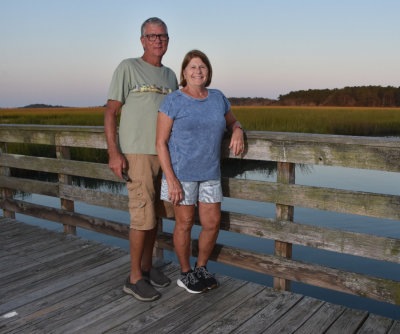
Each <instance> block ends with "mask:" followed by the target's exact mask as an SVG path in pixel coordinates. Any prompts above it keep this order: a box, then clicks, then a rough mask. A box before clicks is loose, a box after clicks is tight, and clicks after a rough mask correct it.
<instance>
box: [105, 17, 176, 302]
mask: <svg viewBox="0 0 400 334" xmlns="http://www.w3.org/2000/svg"><path fill="white" fill-rule="evenodd" d="M140 41H141V43H142V45H143V49H144V53H143V56H142V57H141V58H130V59H125V60H123V61H122V62H121V63H120V64H119V66H118V67H117V69H116V70H115V72H114V75H113V78H112V81H111V85H110V91H109V94H108V102H107V107H106V111H105V113H104V128H105V133H106V139H107V146H108V155H109V163H108V165H109V167H110V168H111V170H112V171H113V172H114V173H115V175H117V176H118V177H120V178H123V177H124V178H125V180H126V181H127V188H128V194H129V213H130V231H129V245H130V255H131V272H130V275H129V276H128V278H127V280H126V282H125V285H124V288H123V289H124V291H125V292H126V293H128V294H131V295H133V296H134V297H136V298H137V299H139V300H141V301H152V300H156V299H158V298H160V296H161V294H160V292H159V291H157V290H156V289H155V288H154V286H156V287H163V286H167V285H168V284H169V283H170V282H171V281H170V279H169V278H168V277H166V276H165V275H164V274H163V273H162V272H160V271H158V270H157V269H156V268H153V267H152V255H153V247H154V242H155V238H156V234H157V223H158V221H159V220H160V218H159V217H162V216H164V217H172V216H173V208H172V206H171V205H169V203H166V202H163V201H161V200H160V195H159V191H160V183H161V168H160V164H159V161H158V157H157V155H156V154H157V152H156V149H155V137H156V126H157V114H158V108H159V107H160V105H161V102H162V101H163V99H164V97H165V96H166V94H168V93H169V92H172V91H174V90H176V89H177V88H178V82H177V79H176V75H175V73H174V72H173V71H172V70H171V69H169V68H168V67H165V66H163V65H162V63H161V60H162V57H163V56H164V54H165V52H166V51H167V48H168V41H169V37H168V30H167V26H166V25H165V23H164V22H163V21H162V20H160V19H159V18H156V17H153V18H149V19H148V20H146V21H145V22H144V23H143V24H142V27H141V37H140ZM120 112H121V119H120V124H119V133H118V135H119V141H118V145H117V140H116V136H117V130H116V122H117V121H116V119H117V116H118V114H119V113H120ZM168 205H169V206H168Z"/></svg>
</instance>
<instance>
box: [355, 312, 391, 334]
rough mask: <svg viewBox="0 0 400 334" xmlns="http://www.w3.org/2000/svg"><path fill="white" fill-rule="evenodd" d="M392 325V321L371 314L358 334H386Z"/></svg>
mask: <svg viewBox="0 0 400 334" xmlns="http://www.w3.org/2000/svg"><path fill="white" fill-rule="evenodd" d="M392 325H393V320H392V319H389V318H385V317H381V316H379V315H376V314H370V315H368V318H367V319H366V320H365V322H364V323H363V325H362V326H361V328H360V329H359V330H358V331H357V334H386V333H387V332H388V330H389V329H390V328H391V327H392Z"/></svg>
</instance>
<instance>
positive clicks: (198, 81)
mask: <svg viewBox="0 0 400 334" xmlns="http://www.w3.org/2000/svg"><path fill="white" fill-rule="evenodd" d="M183 75H184V77H185V79H186V82H187V85H188V86H192V87H195V86H197V87H198V86H202V87H205V84H206V82H207V79H208V68H207V66H206V64H204V63H203V61H202V60H201V59H200V58H192V59H191V60H190V62H189V63H188V64H187V66H186V68H185V69H184V71H183Z"/></svg>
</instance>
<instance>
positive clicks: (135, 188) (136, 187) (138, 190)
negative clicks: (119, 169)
mask: <svg viewBox="0 0 400 334" xmlns="http://www.w3.org/2000/svg"><path fill="white" fill-rule="evenodd" d="M126 188H127V189H128V195H129V198H138V197H142V196H143V189H142V181H140V180H132V181H131V182H128V183H127V184H126Z"/></svg>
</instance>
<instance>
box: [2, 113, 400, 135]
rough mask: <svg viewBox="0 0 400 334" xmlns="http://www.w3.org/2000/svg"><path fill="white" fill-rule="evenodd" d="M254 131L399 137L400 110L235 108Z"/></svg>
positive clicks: (82, 116) (13, 120) (12, 119)
mask: <svg viewBox="0 0 400 334" xmlns="http://www.w3.org/2000/svg"><path fill="white" fill-rule="evenodd" d="M104 110H105V108H104V107H95V108H31V109H0V123H2V124H49V125H89V126H90V125H100V126H101V125H103V123H104V121H103V113H104ZM232 111H233V113H234V114H235V116H236V117H237V118H238V119H239V120H240V122H241V123H242V125H243V127H244V128H245V129H247V130H252V131H279V132H280V131H282V132H303V133H323V134H338V135H354V136H399V135H400V108H359V107H357V108H351V107H349V108H346V107H340V108H339V107H243V106H241V107H232Z"/></svg>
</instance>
